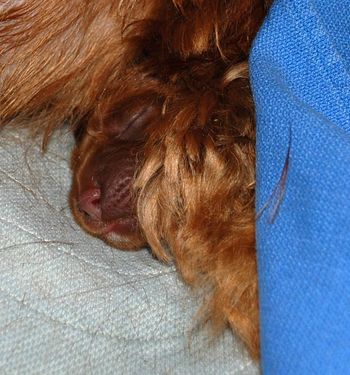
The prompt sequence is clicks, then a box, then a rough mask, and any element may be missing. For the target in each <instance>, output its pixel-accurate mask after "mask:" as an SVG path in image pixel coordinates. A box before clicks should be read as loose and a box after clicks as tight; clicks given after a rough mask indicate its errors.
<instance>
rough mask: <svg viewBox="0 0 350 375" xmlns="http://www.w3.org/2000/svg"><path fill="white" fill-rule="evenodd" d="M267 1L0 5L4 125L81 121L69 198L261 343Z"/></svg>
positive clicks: (80, 214) (81, 217) (209, 315)
mask: <svg viewBox="0 0 350 375" xmlns="http://www.w3.org/2000/svg"><path fill="white" fill-rule="evenodd" d="M265 10H266V5H265V4H264V1H263V0H227V1H220V0H172V1H170V0H151V1H146V0H129V1H125V0H116V1H111V0H100V1H98V2H95V1H90V0H69V1H68V0H66V1H59V0H46V1H45V2H43V1H41V0H27V1H25V0H23V1H18V2H13V1H12V0H9V1H8V2H6V3H2V4H0V92H1V97H0V121H1V122H2V123H3V124H5V123H11V122H13V120H14V119H16V123H18V122H19V121H21V122H22V123H23V122H24V123H25V122H27V123H30V126H32V128H33V130H34V131H36V130H37V129H39V130H42V129H43V130H44V132H45V141H47V139H48V137H49V136H50V134H51V133H52V131H53V129H54V128H55V127H57V126H58V125H60V124H62V122H63V121H64V120H69V121H70V122H71V123H72V124H73V126H74V127H75V129H76V134H77V146H76V149H75V151H74V153H73V157H72V167H73V171H74V181H73V188H72V193H71V206H72V210H73V213H74V214H75V217H76V219H77V221H78V222H79V223H80V224H81V225H82V226H83V227H84V228H85V229H86V230H87V231H89V232H90V233H92V234H93V235H96V236H99V237H101V238H102V239H104V240H106V241H107V242H109V243H111V244H112V245H114V246H116V247H122V248H129V249H131V248H138V247H140V246H142V245H144V244H149V245H150V247H151V248H152V251H153V252H154V254H155V255H156V256H157V257H158V258H159V259H161V260H164V261H167V260H169V259H174V261H175V263H176V265H177V268H178V270H179V271H180V273H181V275H182V276H183V278H184V280H185V281H186V282H187V283H189V284H190V285H192V286H194V287H202V288H206V290H208V299H207V302H206V304H205V308H204V309H203V311H205V314H204V316H205V319H207V320H208V321H210V322H211V323H212V326H213V327H214V329H215V330H216V331H219V330H220V329H221V328H222V327H224V326H225V325H226V324H229V325H230V326H231V327H232V328H233V329H234V330H235V331H236V332H237V333H238V335H239V336H240V337H241V339H242V340H243V341H244V342H245V343H246V345H247V347H248V348H249V350H250V352H251V353H252V355H253V356H255V357H257V356H258V352H259V329H258V297H257V275H256V259H255V250H254V246H255V240H254V237H255V234H254V216H255V215H254V180H255V172H254V164H255V151H254V146H255V127H254V111H253V103H252V98H251V93H250V89H249V82H248V77H247V75H248V74H247V65H246V61H247V57H248V53H249V48H250V45H251V42H252V39H253V38H254V36H255V34H256V32H257V30H258V27H259V26H260V24H261V22H262V20H263V17H264V14H265Z"/></svg>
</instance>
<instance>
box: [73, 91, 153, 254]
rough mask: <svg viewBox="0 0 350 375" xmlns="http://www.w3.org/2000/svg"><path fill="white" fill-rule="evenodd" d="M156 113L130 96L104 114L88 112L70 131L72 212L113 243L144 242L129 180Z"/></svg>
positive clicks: (129, 245)
mask: <svg viewBox="0 0 350 375" xmlns="http://www.w3.org/2000/svg"><path fill="white" fill-rule="evenodd" d="M159 116H160V108H159V106H157V105H155V104H151V103H149V102H148V101H146V102H145V101H144V100H142V99H141V98H139V99H133V100H131V101H129V102H128V104H127V106H122V105H119V108H118V109H114V110H113V111H110V114H109V115H108V116H107V117H105V118H104V119H100V118H98V117H97V116H93V117H92V118H90V119H89V120H87V121H84V122H83V123H82V124H80V126H79V127H78V128H77V130H76V134H75V135H76V147H75V150H74V152H73V155H72V169H73V176H74V177H73V186H72V190H71V195H70V203H71V208H72V211H73V214H74V216H75V218H76V220H77V221H78V223H79V224H80V225H81V226H82V227H83V228H84V229H85V230H87V231H88V232H89V233H91V234H93V235H94V236H97V237H99V238H101V239H103V240H104V241H106V242H108V243H110V244H111V245H113V246H115V247H118V248H122V249H138V248H140V247H142V246H144V245H145V239H144V237H143V235H142V231H141V229H140V227H139V223H138V220H137V216H136V197H135V196H134V194H133V181H134V175H135V173H136V170H137V168H138V166H139V165H140V163H142V154H143V146H144V142H145V137H146V132H147V128H148V127H149V125H150V123H151V122H154V121H155V120H156V119H157V118H158V117H159Z"/></svg>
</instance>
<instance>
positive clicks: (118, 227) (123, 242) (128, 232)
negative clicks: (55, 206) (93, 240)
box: [71, 201, 147, 250]
mask: <svg viewBox="0 0 350 375" xmlns="http://www.w3.org/2000/svg"><path fill="white" fill-rule="evenodd" d="M71 207H72V212H73V216H74V218H75V220H76V221H77V223H78V224H79V225H80V226H81V227H82V228H83V229H84V230H85V231H86V232H88V233H89V234H91V235H92V236H94V237H97V238H99V239H101V240H103V241H104V242H106V243H107V244H109V245H110V246H113V247H115V248H117V249H120V250H139V249H141V248H142V247H145V246H146V245H147V244H146V242H145V240H144V238H143V236H142V234H141V232H140V230H139V229H138V224H137V220H136V218H134V217H130V218H128V217H126V218H118V219H114V220H108V221H102V220H95V219H93V218H90V217H89V216H88V215H86V214H85V213H84V212H82V211H81V210H80V209H79V208H78V205H77V204H76V202H74V201H73V202H72V204H71Z"/></svg>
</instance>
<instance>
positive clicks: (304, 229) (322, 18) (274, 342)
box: [250, 0, 350, 375]
mask: <svg viewBox="0 0 350 375" xmlns="http://www.w3.org/2000/svg"><path fill="white" fill-rule="evenodd" d="M250 68H251V78H252V85H253V93H254V100H255V103H256V110H257V212H258V215H259V216H258V225H257V244H258V266H259V283H260V308H261V340H262V369H263V372H264V374H274V375H275V374H283V375H285V374H293V375H295V374H350V134H349V131H350V77H349V71H350V1H349V0H276V2H275V3H274V5H273V7H272V9H271V11H270V14H269V15H268V17H267V19H266V20H265V23H264V25H263V27H262V29H261V30H260V32H259V34H258V36H257V38H256V40H255V43H254V46H253V49H252V53H251V59H250Z"/></svg>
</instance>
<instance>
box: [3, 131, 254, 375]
mask: <svg viewBox="0 0 350 375" xmlns="http://www.w3.org/2000/svg"><path fill="white" fill-rule="evenodd" d="M72 144H73V141H72V139H71V136H70V135H69V133H68V131H66V130H62V131H61V132H59V133H58V134H56V135H55V137H54V139H53V140H52V142H51V143H50V148H49V150H48V151H47V152H46V153H45V154H42V153H41V151H40V140H36V141H32V140H31V139H30V137H29V136H28V134H27V133H26V132H25V131H24V130H23V129H19V130H18V129H17V130H11V129H5V131H3V132H2V133H1V135H0V374H3V375H9V374H20V375H22V374H24V375H34V374H38V375H39V374H40V375H42V374H45V375H51V374H60V375H62V374H69V375H78V374H82V375H87V374H94V375H95V374H114V375H119V374H121V375H137V374H142V375H148V374H150V375H158V374H159V375H160V374H162V375H168V374H169V375H170V374H171V375H173V374H174V375H175V374H178V375H191V374H193V375H198V374H201V375H202V374H204V375H205V374H207V375H216V374H220V375H228V374H230V375H232V374H236V375H238V374H241V375H244V374H245V375H253V374H257V373H258V369H257V368H256V366H255V365H254V364H253V363H252V361H251V360H250V359H249V357H248V356H247V354H246V353H245V352H244V350H243V349H242V347H241V345H239V344H238V343H237V341H235V339H234V338H233V336H232V334H231V332H230V331H227V332H226V333H225V335H224V336H223V337H220V338H219V339H218V340H217V341H216V342H212V341H211V340H209V335H208V332H206V331H205V330H204V331H203V330H198V329H196V325H195V314H196V311H197V308H198V306H199V298H195V297H194V296H193V295H192V294H191V293H190V291H189V290H188V289H187V288H186V287H185V286H184V285H183V284H182V282H181V281H180V280H179V279H178V277H177V274H176V272H175V269H174V267H172V266H166V265H163V264H161V263H159V262H158V261H157V260H155V259H154V258H152V256H151V255H150V253H149V252H148V251H146V250H143V251H139V252H122V251H118V250H116V249H113V248H111V247H109V246H107V245H106V244H104V243H103V242H101V241H100V240H98V239H96V238H93V237H91V236H89V235H87V234H85V233H84V232H83V231H82V230H81V229H80V228H79V227H78V226H77V225H76V224H75V222H74V220H73V218H72V217H71V214H70V210H69V205H68V191H69V186H70V172H69V156H70V150H71V148H72Z"/></svg>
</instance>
